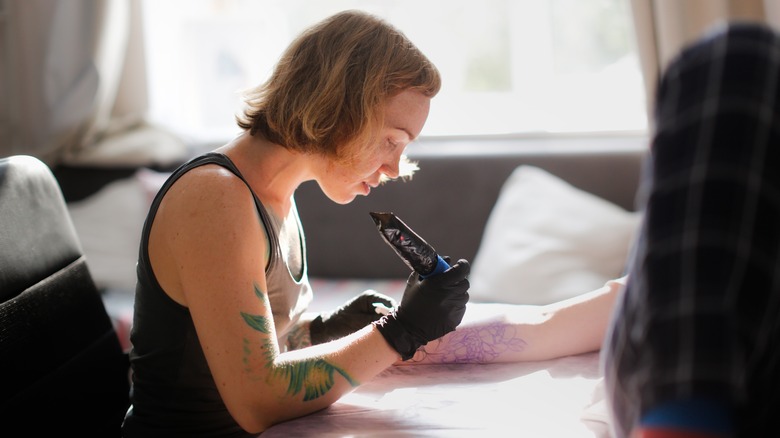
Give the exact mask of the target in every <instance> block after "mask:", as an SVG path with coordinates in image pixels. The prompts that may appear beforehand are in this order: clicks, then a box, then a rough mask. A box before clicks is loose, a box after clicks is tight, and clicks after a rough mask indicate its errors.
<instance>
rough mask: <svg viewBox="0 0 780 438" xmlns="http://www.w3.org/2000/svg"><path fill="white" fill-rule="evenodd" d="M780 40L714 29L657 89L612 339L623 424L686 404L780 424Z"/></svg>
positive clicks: (761, 31) (750, 27) (751, 432)
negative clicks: (637, 225)
mask: <svg viewBox="0 0 780 438" xmlns="http://www.w3.org/2000/svg"><path fill="white" fill-rule="evenodd" d="M779 79H780V38H779V37H778V35H776V34H775V33H773V32H772V31H771V30H770V29H769V28H766V27H763V26H761V25H757V24H747V23H731V24H729V25H723V26H721V27H719V28H717V29H713V30H712V31H711V32H710V33H709V34H708V35H706V36H705V37H704V38H703V39H702V40H700V41H698V42H696V43H694V44H692V45H691V46H689V47H687V48H686V49H685V50H683V51H682V52H681V53H680V55H679V56H678V57H677V58H675V60H674V61H673V62H672V63H671V64H670V66H669V68H668V69H667V71H666V72H665V73H664V75H663V77H662V79H661V83H660V84H659V87H658V95H657V100H656V112H655V128H654V129H655V132H654V135H653V141H652V144H651V151H650V154H649V158H648V162H647V167H646V173H645V179H644V182H643V188H642V190H641V195H640V198H641V199H642V205H643V210H644V214H645V216H644V222H643V224H642V229H641V231H640V235H639V237H638V239H637V242H636V244H635V246H634V248H633V251H632V256H631V260H630V261H629V266H628V273H629V276H628V283H627V285H626V288H625V290H624V292H623V294H622V295H621V297H620V299H619V300H618V304H617V306H616V309H615V312H614V314H613V318H612V321H611V323H610V328H609V331H608V333H607V337H606V339H605V342H604V348H603V354H602V358H603V365H604V373H605V382H606V387H607V399H608V402H609V406H610V409H611V414H612V419H613V429H614V430H613V432H614V435H615V436H617V437H627V436H629V435H630V432H631V430H632V428H634V426H635V425H636V424H637V422H638V421H639V419H640V418H641V416H642V415H643V414H644V413H645V412H647V411H648V410H649V409H652V408H654V407H656V406H658V405H660V404H663V403H666V402H670V401H674V400H681V399H692V398H696V399H702V398H704V399H713V400H718V401H722V402H724V403H725V404H726V406H728V407H729V409H731V412H732V414H733V418H732V420H733V422H734V428H735V432H736V435H737V436H745V437H748V436H749V437H759V436H768V435H766V433H767V431H769V430H773V429H774V430H775V432H776V433H780V428H779V427H778V426H776V424H777V422H778V420H780V415H779V414H780V84H779V83H778V80H779Z"/></svg>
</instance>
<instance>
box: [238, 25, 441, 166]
mask: <svg viewBox="0 0 780 438" xmlns="http://www.w3.org/2000/svg"><path fill="white" fill-rule="evenodd" d="M440 88H441V77H440V76H439V72H438V70H437V69H436V67H435V66H434V65H433V63H431V62H430V61H429V60H428V58H427V57H425V55H423V54H422V52H420V50H419V49H418V48H417V47H416V46H415V45H414V44H413V43H412V42H411V41H410V40H409V39H408V38H407V37H406V36H405V35H404V34H403V33H402V32H401V31H399V30H398V29H396V28H395V27H393V26H392V25H390V24H388V23H387V22H385V21H384V20H382V19H381V18H378V17H376V16H373V15H371V14H368V13H365V12H361V11H354V10H350V11H344V12H340V13H338V14H335V15H333V16H331V17H329V18H327V19H325V20H323V21H321V22H320V23H318V24H316V25H314V26H312V27H311V28H309V29H308V30H306V31H304V32H303V33H301V35H299V36H298V37H297V38H296V39H295V40H294V41H293V42H292V43H291V44H290V46H289V47H288V48H287V50H286V51H285V52H284V54H283V55H282V57H281V58H280V60H279V61H278V63H277V64H276V67H275V68H274V71H273V73H272V75H271V77H270V78H269V79H268V80H267V81H266V82H265V83H263V84H261V85H260V86H258V87H255V88H253V89H251V90H249V92H248V93H247V94H246V99H245V102H246V104H247V108H246V109H245V110H244V112H243V114H241V115H239V116H238V117H237V122H238V126H240V127H241V128H242V129H244V130H248V131H249V133H250V134H252V135H256V134H258V133H259V134H261V135H263V136H264V137H265V138H267V139H268V140H270V141H272V142H274V143H278V144H280V145H282V146H284V147H286V148H289V149H293V150H297V151H301V152H306V153H312V152H316V153H323V154H325V155H327V156H331V157H336V158H339V157H340V147H341V146H343V145H345V144H348V143H351V142H354V141H356V140H360V139H364V138H365V139H368V138H370V136H371V135H372V134H373V133H372V129H374V128H375V127H376V123H377V122H379V121H381V120H382V117H383V114H382V109H383V107H382V103H384V102H385V101H386V100H387V99H388V98H390V97H392V96H394V95H396V94H398V93H400V92H401V91H404V90H409V89H412V90H418V91H420V92H421V93H423V94H424V95H426V96H428V97H433V96H435V95H436V94H437V93H438V92H439V89H440Z"/></svg>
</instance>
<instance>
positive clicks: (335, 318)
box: [309, 290, 396, 345]
mask: <svg viewBox="0 0 780 438" xmlns="http://www.w3.org/2000/svg"><path fill="white" fill-rule="evenodd" d="M374 303H382V304H383V305H384V306H385V307H395V305H396V303H395V300H393V299H392V298H390V297H388V296H387V295H383V294H380V293H379V292H376V291H373V290H367V291H365V292H363V293H362V294H360V295H358V296H356V297H355V298H353V299H351V300H350V301H348V302H347V303H346V304H344V305H343V306H341V307H339V308H338V309H336V310H334V311H332V312H323V313H321V314H319V315H318V316H317V317H316V318H314V319H313V320H312V321H311V325H310V326H309V335H310V336H311V343H312V344H313V345H316V344H322V343H324V342H328V341H332V340H334V339H338V338H343V337H344V336H346V335H348V334H350V333H354V332H356V331H358V330H360V329H362V328H363V327H365V326H367V325H369V324H371V323H372V322H374V321H376V320H377V319H379V318H380V317H381V316H382V314H380V313H377V312H376V310H375V306H374Z"/></svg>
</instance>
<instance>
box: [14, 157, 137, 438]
mask: <svg viewBox="0 0 780 438" xmlns="http://www.w3.org/2000/svg"><path fill="white" fill-rule="evenodd" d="M0 379H2V380H1V381H2V384H0V427H2V428H3V430H5V431H6V432H9V431H12V430H16V431H19V432H18V433H19V434H20V435H19V436H41V435H42V434H44V433H56V434H57V435H62V436H66V435H67V436H73V435H72V434H76V435H75V436H90V437H91V436H95V437H111V436H119V435H120V425H121V423H122V419H123V418H124V414H125V412H126V410H127V408H128V406H129V392H130V382H129V362H128V357H127V353H126V352H124V351H123V350H122V347H121V344H120V342H119V338H118V337H117V334H116V332H115V330H114V327H113V325H112V322H111V319H110V318H109V316H108V313H107V312H106V309H105V307H104V305H103V301H102V299H101V297H100V293H99V292H98V290H97V288H96V287H95V284H94V282H93V280H92V277H91V276H90V272H89V268H88V266H87V261H86V259H85V257H84V255H83V253H82V250H81V244H80V242H79V240H78V237H77V235H76V232H75V229H74V228H73V224H72V222H71V219H70V216H69V215H68V210H67V208H66V204H65V200H64V198H63V195H62V191H61V190H60V186H59V185H58V183H57V180H56V179H55V178H54V175H53V174H52V172H51V170H50V169H49V168H48V167H47V166H46V164H44V163H43V162H41V161H40V160H38V159H36V158H34V157H30V156H23V155H17V156H12V157H7V158H1V159H0Z"/></svg>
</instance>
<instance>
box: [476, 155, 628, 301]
mask: <svg viewBox="0 0 780 438" xmlns="http://www.w3.org/2000/svg"><path fill="white" fill-rule="evenodd" d="M639 221H640V214H639V213H635V212H629V211H626V210H625V209H623V208H621V207H619V206H617V205H615V204H612V203H610V202H608V201H606V200H604V199H602V198H599V197H597V196H595V195H593V194H590V193H588V192H585V191H583V190H580V189H578V188H576V187H574V186H572V185H570V184H569V183H567V182H565V181H563V180H562V179H560V178H558V177H556V176H554V175H552V174H550V173H548V172H546V171H544V170H542V169H540V168H537V167H533V166H527V165H523V166H520V167H518V168H516V169H515V170H514V171H513V172H512V174H511V175H510V176H509V178H508V179H507V181H506V182H505V183H504V185H503V187H502V188H501V192H500V193H499V196H498V199H497V201H496V204H495V205H494V207H493V210H492V211H491V213H490V216H489V217H488V221H487V223H486V225H485V230H484V233H483V236H482V240H481V242H480V246H479V249H478V251H477V254H476V256H475V257H474V261H473V262H472V269H471V275H470V282H471V289H470V292H469V293H470V294H471V297H472V300H474V301H487V302H504V303H514V304H548V303H552V302H555V301H559V300H562V299H566V298H570V297H573V296H575V295H579V294H581V293H584V292H588V291H590V290H593V289H596V288H599V287H601V286H603V285H604V283H605V282H606V281H607V280H609V279H612V278H617V277H619V276H621V274H622V272H623V270H624V265H625V262H626V258H627V255H628V251H629V247H630V246H631V243H632V240H633V235H634V233H635V231H636V230H637V228H638V225H639Z"/></svg>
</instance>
